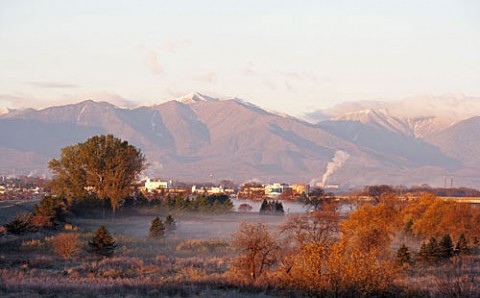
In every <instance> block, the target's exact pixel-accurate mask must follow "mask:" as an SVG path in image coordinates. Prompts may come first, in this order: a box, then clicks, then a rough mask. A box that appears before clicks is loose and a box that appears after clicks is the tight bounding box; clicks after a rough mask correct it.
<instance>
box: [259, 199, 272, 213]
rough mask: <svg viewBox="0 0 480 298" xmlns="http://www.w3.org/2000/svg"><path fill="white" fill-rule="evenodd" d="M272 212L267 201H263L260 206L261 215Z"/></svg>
mask: <svg viewBox="0 0 480 298" xmlns="http://www.w3.org/2000/svg"><path fill="white" fill-rule="evenodd" d="M269 211H270V206H269V204H268V201H267V200H266V199H264V200H263V202H262V205H261V206H260V213H265V212H269Z"/></svg>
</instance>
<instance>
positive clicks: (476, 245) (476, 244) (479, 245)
mask: <svg viewBox="0 0 480 298" xmlns="http://www.w3.org/2000/svg"><path fill="white" fill-rule="evenodd" d="M479 252H480V241H479V240H478V237H474V238H473V246H472V253H473V254H474V255H478V253H479Z"/></svg>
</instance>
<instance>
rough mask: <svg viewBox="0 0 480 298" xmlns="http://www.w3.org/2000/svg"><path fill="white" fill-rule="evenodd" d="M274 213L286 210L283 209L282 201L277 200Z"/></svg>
mask: <svg viewBox="0 0 480 298" xmlns="http://www.w3.org/2000/svg"><path fill="white" fill-rule="evenodd" d="M273 208H274V210H273V211H274V213H285V211H283V204H282V202H279V201H275V205H274V207H273Z"/></svg>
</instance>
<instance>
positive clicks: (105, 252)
mask: <svg viewBox="0 0 480 298" xmlns="http://www.w3.org/2000/svg"><path fill="white" fill-rule="evenodd" d="M88 246H89V249H88V251H89V252H90V253H91V254H93V255H97V256H104V257H111V256H112V255H113V253H114V252H115V249H116V248H117V245H116V244H115V239H113V237H112V235H111V234H110V232H109V231H108V230H107V228H105V226H103V225H102V226H100V227H99V228H98V229H97V231H96V232H95V235H94V236H93V238H92V240H91V241H88Z"/></svg>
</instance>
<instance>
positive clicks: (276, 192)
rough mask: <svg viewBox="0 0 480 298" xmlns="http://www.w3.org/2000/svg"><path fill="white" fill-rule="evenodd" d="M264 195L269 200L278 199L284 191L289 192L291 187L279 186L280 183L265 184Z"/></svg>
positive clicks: (286, 185)
mask: <svg viewBox="0 0 480 298" xmlns="http://www.w3.org/2000/svg"><path fill="white" fill-rule="evenodd" d="M264 189H265V195H266V196H267V197H270V198H278V197H280V196H281V195H282V193H284V192H285V191H286V190H290V189H291V186H290V185H288V184H281V183H273V184H266V185H265V186H264Z"/></svg>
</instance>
